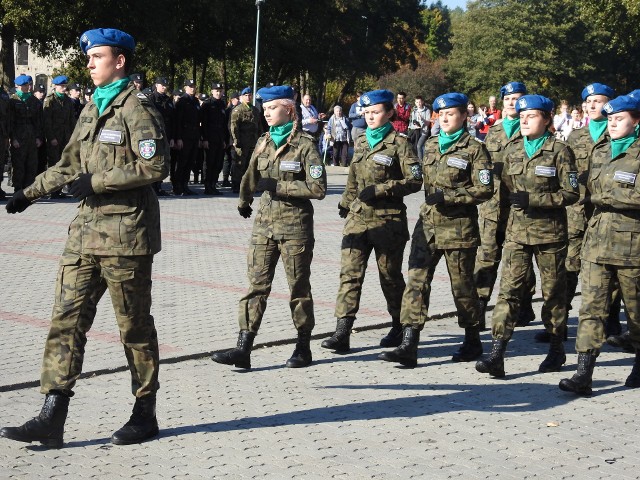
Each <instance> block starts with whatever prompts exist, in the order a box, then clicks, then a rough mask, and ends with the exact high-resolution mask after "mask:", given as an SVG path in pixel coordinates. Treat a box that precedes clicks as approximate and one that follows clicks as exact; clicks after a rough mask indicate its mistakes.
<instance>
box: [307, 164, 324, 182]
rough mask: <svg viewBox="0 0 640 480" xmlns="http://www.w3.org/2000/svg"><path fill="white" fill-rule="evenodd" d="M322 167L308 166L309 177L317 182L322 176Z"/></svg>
mask: <svg viewBox="0 0 640 480" xmlns="http://www.w3.org/2000/svg"><path fill="white" fill-rule="evenodd" d="M323 171H324V167H323V166H322V165H309V176H310V177H311V178H313V179H314V180H317V179H318V178H320V177H321V176H322V172H323Z"/></svg>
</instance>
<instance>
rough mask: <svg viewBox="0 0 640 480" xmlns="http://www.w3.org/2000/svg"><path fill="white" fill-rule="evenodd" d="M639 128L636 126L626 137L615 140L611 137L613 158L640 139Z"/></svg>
mask: <svg viewBox="0 0 640 480" xmlns="http://www.w3.org/2000/svg"><path fill="white" fill-rule="evenodd" d="M592 121H593V120H592ZM589 123H591V122H589ZM638 128H640V127H636V129H635V130H634V131H633V133H632V134H631V135H627V136H626V137H622V138H616V139H615V140H614V139H611V158H616V157H617V156H618V155H621V154H623V153H624V152H626V151H627V149H628V148H629V147H630V146H631V144H632V143H633V142H635V141H636V140H637V139H638Z"/></svg>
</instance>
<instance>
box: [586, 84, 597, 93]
mask: <svg viewBox="0 0 640 480" xmlns="http://www.w3.org/2000/svg"><path fill="white" fill-rule="evenodd" d="M595 91H596V89H595V88H594V87H593V85H589V86H588V87H587V92H589V95H593V92H595Z"/></svg>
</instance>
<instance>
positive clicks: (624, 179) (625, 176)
mask: <svg viewBox="0 0 640 480" xmlns="http://www.w3.org/2000/svg"><path fill="white" fill-rule="evenodd" d="M613 179H614V180H615V181H616V182H620V183H626V184H628V185H634V184H635V183H636V174H635V173H631V172H623V171H621V170H616V172H615V173H614V174H613Z"/></svg>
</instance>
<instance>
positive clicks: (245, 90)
mask: <svg viewBox="0 0 640 480" xmlns="http://www.w3.org/2000/svg"><path fill="white" fill-rule="evenodd" d="M247 93H253V90H251V87H245V88H243V89H242V92H241V93H240V95H246V94H247Z"/></svg>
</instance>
